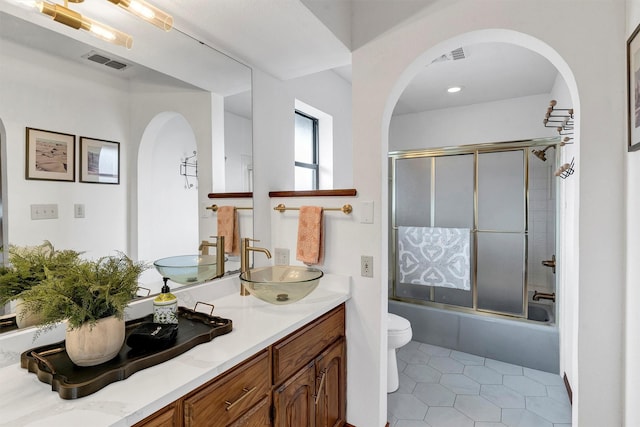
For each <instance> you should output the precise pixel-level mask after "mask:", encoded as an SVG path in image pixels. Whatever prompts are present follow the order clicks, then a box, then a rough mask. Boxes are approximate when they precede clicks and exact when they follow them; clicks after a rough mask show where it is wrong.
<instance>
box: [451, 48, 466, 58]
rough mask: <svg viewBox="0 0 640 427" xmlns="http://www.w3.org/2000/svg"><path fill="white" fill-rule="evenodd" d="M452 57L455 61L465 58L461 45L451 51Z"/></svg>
mask: <svg viewBox="0 0 640 427" xmlns="http://www.w3.org/2000/svg"><path fill="white" fill-rule="evenodd" d="M451 57H452V58H453V60H454V61H456V60H458V59H464V50H462V48H461V47H459V48H457V49H455V50H452V51H451Z"/></svg>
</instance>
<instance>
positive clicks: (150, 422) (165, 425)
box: [133, 402, 182, 427]
mask: <svg viewBox="0 0 640 427" xmlns="http://www.w3.org/2000/svg"><path fill="white" fill-rule="evenodd" d="M175 418H176V403H175V402H174V403H172V404H170V405H169V406H166V407H165V408H163V409H161V410H159V411H158V412H156V413H155V414H153V415H150V416H149V417H147V418H145V419H144V420H142V421H140V422H138V423H136V424H134V426H133V427H175V426H176V422H175ZM178 421H180V419H178ZM181 424H182V423H180V424H178V425H181Z"/></svg>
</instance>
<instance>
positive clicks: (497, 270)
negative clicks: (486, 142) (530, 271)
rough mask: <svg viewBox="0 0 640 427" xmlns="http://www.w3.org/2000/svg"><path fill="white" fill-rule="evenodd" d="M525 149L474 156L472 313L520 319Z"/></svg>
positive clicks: (524, 248)
mask: <svg viewBox="0 0 640 427" xmlns="http://www.w3.org/2000/svg"><path fill="white" fill-rule="evenodd" d="M525 161H526V157H525V151H524V150H515V151H503V152H494V153H479V154H478V171H477V174H478V175H477V176H478V191H477V205H478V209H477V233H476V239H477V266H478V268H477V288H476V289H477V293H476V298H477V309H479V310H486V311H491V312H498V313H505V314H511V315H516V316H524V315H525V314H526V307H525V304H524V295H525V291H526V283H525V277H526V258H527V257H526V254H527V218H526V196H527V194H526V182H525V177H526V169H527V166H526V162H525Z"/></svg>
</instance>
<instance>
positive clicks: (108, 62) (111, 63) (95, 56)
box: [82, 51, 129, 70]
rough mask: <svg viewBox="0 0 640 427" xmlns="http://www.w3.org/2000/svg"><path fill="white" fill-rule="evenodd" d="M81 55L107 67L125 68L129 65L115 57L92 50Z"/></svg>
mask: <svg viewBox="0 0 640 427" xmlns="http://www.w3.org/2000/svg"><path fill="white" fill-rule="evenodd" d="M82 57H83V58H85V59H88V60H89V61H92V62H96V63H98V64H102V65H105V66H107V67H109V68H113V69H114V70H124V69H125V68H127V67H129V64H125V63H124V62H122V61H119V60H116V59H112V58H108V57H106V56H104V55H102V54H99V53H97V52H94V51H91V52H89V53H87V54H85V55H82Z"/></svg>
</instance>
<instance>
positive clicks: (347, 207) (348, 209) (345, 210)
mask: <svg viewBox="0 0 640 427" xmlns="http://www.w3.org/2000/svg"><path fill="white" fill-rule="evenodd" d="M322 209H323V210H325V211H341V212H342V213H344V214H345V215H349V214H350V213H351V212H353V207H352V206H351V205H350V204H348V203H347V204H346V205H344V206H342V207H341V208H322ZM273 210H274V211H278V212H280V213H282V212H284V211H299V210H300V208H288V207H286V206H285V205H284V204H283V203H280V204H279V205H278V206H276V207H275V208H273Z"/></svg>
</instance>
